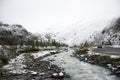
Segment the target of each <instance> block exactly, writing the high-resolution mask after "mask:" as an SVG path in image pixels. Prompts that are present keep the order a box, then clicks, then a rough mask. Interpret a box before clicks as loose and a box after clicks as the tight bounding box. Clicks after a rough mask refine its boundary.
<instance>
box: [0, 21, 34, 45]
mask: <svg viewBox="0 0 120 80" xmlns="http://www.w3.org/2000/svg"><path fill="white" fill-rule="evenodd" d="M32 38H36V36H34V35H33V34H32V33H30V32H28V31H27V30H26V29H25V28H23V27H22V25H17V24H14V25H9V24H4V23H2V22H0V44H7V43H10V44H17V43H18V42H19V41H25V40H27V39H32Z"/></svg>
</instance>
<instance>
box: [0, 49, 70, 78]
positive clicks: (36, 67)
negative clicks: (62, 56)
mask: <svg viewBox="0 0 120 80" xmlns="http://www.w3.org/2000/svg"><path fill="white" fill-rule="evenodd" d="M45 53H46V52H45ZM52 53H53V52H52ZM33 54H35V53H33ZM36 54H38V53H36ZM39 54H42V52H39ZM20 56H21V58H20ZM20 56H19V57H16V59H13V60H12V61H13V63H12V62H9V64H8V65H6V66H4V69H5V71H3V70H2V72H1V74H0V80H70V76H69V75H67V74H66V73H65V72H64V69H62V68H60V67H58V66H56V65H53V64H51V63H50V61H44V60H42V59H43V58H45V57H46V56H51V53H50V52H48V51H47V53H46V54H45V55H42V56H38V57H37V58H35V56H32V55H30V54H29V55H28V53H27V54H24V55H23V54H22V55H20ZM23 59H24V60H23ZM20 60H21V61H20ZM15 64H16V65H17V66H16V67H15V66H13V65H15ZM21 65H24V66H23V67H22V68H21V67H20V66H21ZM10 66H11V67H10ZM7 67H9V68H7ZM6 69H8V70H6Z"/></svg>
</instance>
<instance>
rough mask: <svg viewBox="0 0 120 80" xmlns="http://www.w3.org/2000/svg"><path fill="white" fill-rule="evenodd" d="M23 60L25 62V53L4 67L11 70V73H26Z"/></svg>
mask: <svg viewBox="0 0 120 80" xmlns="http://www.w3.org/2000/svg"><path fill="white" fill-rule="evenodd" d="M23 62H25V57H24V54H21V55H19V56H17V57H16V58H14V59H11V60H10V61H9V64H8V65H5V66H3V68H4V69H7V70H10V73H17V74H22V73H26V70H24V69H23V68H24V67H26V66H25V65H24V64H23Z"/></svg>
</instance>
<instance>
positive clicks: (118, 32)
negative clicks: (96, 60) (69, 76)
mask: <svg viewBox="0 0 120 80" xmlns="http://www.w3.org/2000/svg"><path fill="white" fill-rule="evenodd" d="M92 38H93V39H92V40H93V41H92V42H93V44H94V45H120V18H118V19H116V20H114V21H113V22H112V23H111V24H110V26H108V27H105V28H104V29H103V30H102V31H100V32H99V33H96V34H94V35H93V37H92Z"/></svg>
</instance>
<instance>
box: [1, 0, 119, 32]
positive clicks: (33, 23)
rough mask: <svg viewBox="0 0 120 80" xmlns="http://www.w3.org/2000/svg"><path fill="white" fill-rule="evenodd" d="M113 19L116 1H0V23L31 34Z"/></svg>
mask: <svg viewBox="0 0 120 80" xmlns="http://www.w3.org/2000/svg"><path fill="white" fill-rule="evenodd" d="M117 16H120V0H0V21H3V22H5V23H10V24H21V25H23V26H24V27H25V28H26V29H28V30H29V31H31V32H34V33H35V32H45V31H46V30H48V29H49V28H52V30H56V31H62V30H63V29H65V28H67V27H69V25H74V24H75V23H76V22H79V21H81V20H98V19H105V18H115V17H117ZM68 29H69V28H68Z"/></svg>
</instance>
